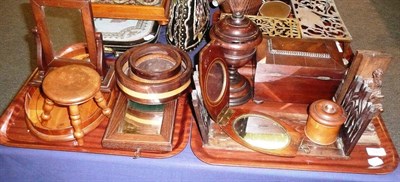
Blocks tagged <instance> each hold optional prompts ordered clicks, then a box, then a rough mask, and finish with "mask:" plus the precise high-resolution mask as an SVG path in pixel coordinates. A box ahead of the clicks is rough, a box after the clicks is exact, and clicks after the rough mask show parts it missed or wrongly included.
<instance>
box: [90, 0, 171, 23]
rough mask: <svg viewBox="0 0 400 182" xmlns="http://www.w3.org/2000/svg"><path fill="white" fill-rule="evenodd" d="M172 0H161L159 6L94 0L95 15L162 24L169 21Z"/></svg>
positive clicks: (97, 16)
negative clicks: (153, 21) (97, 0)
mask: <svg viewBox="0 0 400 182" xmlns="http://www.w3.org/2000/svg"><path fill="white" fill-rule="evenodd" d="M170 3H171V0H161V2H160V4H159V6H158V5H157V6H154V5H146V6H145V5H130V4H111V3H110V4H108V3H99V2H96V1H92V9H93V15H94V17H96V18H120V19H137V20H155V21H158V22H159V24H160V25H166V24H167V23H168V21H169V6H170Z"/></svg>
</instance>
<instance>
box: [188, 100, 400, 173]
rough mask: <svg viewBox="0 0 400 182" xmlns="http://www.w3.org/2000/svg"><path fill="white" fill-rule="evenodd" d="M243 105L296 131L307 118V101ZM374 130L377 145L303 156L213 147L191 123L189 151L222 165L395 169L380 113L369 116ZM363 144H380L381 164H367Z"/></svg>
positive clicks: (394, 154)
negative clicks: (382, 151)
mask: <svg viewBox="0 0 400 182" xmlns="http://www.w3.org/2000/svg"><path fill="white" fill-rule="evenodd" d="M246 107H247V108H248V109H250V110H253V109H256V110H258V111H261V112H263V113H266V114H270V115H272V116H274V117H278V118H280V119H283V120H284V121H285V122H287V123H288V124H290V125H292V126H296V127H295V128H296V131H298V132H300V133H303V131H304V124H305V120H306V118H307V105H303V104H295V103H284V104H283V103H276V102H275V103H274V102H270V103H263V104H262V106H260V105H259V104H254V103H251V102H250V103H247V104H246ZM373 123H374V126H375V127H376V132H377V134H378V136H379V139H380V141H381V144H380V145H376V144H375V145H366V144H363V145H357V146H356V147H355V149H354V151H353V153H352V154H351V155H350V156H349V157H348V158H347V157H344V158H343V157H332V156H325V157H323V156H319V157H315V156H307V155H297V156H295V157H292V158H285V157H277V156H273V155H265V154H262V153H259V152H254V151H249V150H247V151H246V150H227V149H213V148H208V147H207V146H205V145H203V143H202V140H201V136H200V133H199V130H198V128H197V125H193V129H192V137H191V148H192V151H193V153H194V154H195V155H196V156H197V157H198V158H199V159H200V160H201V161H203V162H206V163H208V164H213V165H223V166H225V165H226V166H246V167H260V168H276V169H293V170H310V171H330V172H343V173H368V174H386V173H390V172H392V171H393V170H394V169H396V167H397V165H398V158H399V157H398V154H397V151H396V149H395V147H394V145H393V143H392V141H391V139H390V137H389V135H388V132H387V129H386V127H385V124H384V122H383V120H382V118H381V117H377V118H375V119H374V120H373ZM367 147H372V148H378V147H382V148H384V149H385V151H386V156H383V157H381V159H382V160H383V161H384V164H382V165H380V166H377V167H372V166H370V165H369V164H368V161H367V160H368V159H370V158H372V157H373V156H369V155H368V154H367V152H366V148H367Z"/></svg>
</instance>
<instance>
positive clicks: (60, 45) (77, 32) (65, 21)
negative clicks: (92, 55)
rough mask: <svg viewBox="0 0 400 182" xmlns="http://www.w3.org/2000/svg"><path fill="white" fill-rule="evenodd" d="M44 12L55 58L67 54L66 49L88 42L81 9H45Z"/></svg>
mask: <svg viewBox="0 0 400 182" xmlns="http://www.w3.org/2000/svg"><path fill="white" fill-rule="evenodd" d="M44 12H45V17H46V19H45V22H46V24H47V28H48V31H49V36H50V41H51V43H52V47H53V50H54V52H55V57H57V55H60V54H65V51H67V50H66V49H67V48H68V47H69V46H71V45H73V44H76V43H81V42H86V38H85V29H84V26H83V22H82V16H81V12H80V10H79V9H71V8H60V7H44ZM76 59H79V58H76Z"/></svg>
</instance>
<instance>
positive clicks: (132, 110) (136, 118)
mask: <svg viewBox="0 0 400 182" xmlns="http://www.w3.org/2000/svg"><path fill="white" fill-rule="evenodd" d="M164 108H165V106H164V105H163V104H161V105H144V104H139V103H136V102H133V101H130V100H129V101H128V106H127V109H126V112H125V115H124V117H123V118H122V120H123V121H122V122H120V125H119V128H118V133H123V134H143V135H159V134H160V132H161V125H162V122H163V115H164Z"/></svg>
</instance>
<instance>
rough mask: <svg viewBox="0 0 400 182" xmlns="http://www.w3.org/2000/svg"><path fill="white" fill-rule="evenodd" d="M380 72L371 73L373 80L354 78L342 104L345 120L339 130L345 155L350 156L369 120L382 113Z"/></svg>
mask: <svg viewBox="0 0 400 182" xmlns="http://www.w3.org/2000/svg"><path fill="white" fill-rule="evenodd" d="M382 73H383V72H382V70H380V69H378V70H375V71H374V72H373V79H367V80H364V79H363V78H362V77H361V76H356V78H355V79H354V80H353V82H352V84H351V85H350V87H349V90H348V92H347V94H346V96H345V98H344V100H343V102H342V106H343V108H344V110H345V112H346V113H347V120H346V121H345V123H344V124H343V126H342V128H341V132H340V135H341V138H342V140H343V144H344V146H343V148H344V153H345V155H350V153H351V152H352V150H353V148H354V146H355V145H356V144H357V142H358V140H359V139H360V137H361V135H362V134H363V133H364V131H365V130H366V128H367V127H368V124H369V123H370V122H371V120H372V119H373V118H374V117H375V116H376V115H377V114H379V113H380V112H381V111H382V104H381V99H382V98H383V95H381V86H382V80H381V77H382Z"/></svg>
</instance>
